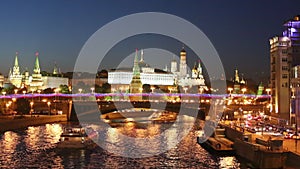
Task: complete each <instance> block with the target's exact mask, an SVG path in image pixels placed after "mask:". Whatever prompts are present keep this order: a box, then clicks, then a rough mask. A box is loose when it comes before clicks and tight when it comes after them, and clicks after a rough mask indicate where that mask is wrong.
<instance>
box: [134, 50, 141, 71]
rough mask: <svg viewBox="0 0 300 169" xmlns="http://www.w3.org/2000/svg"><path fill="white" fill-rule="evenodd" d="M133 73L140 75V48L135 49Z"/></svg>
mask: <svg viewBox="0 0 300 169" xmlns="http://www.w3.org/2000/svg"><path fill="white" fill-rule="evenodd" d="M133 75H140V67H139V59H138V49H136V50H135V57H134V64H133Z"/></svg>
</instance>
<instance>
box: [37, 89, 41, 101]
mask: <svg viewBox="0 0 300 169" xmlns="http://www.w3.org/2000/svg"><path fill="white" fill-rule="evenodd" d="M37 92H38V93H39V101H41V90H38V91H37Z"/></svg>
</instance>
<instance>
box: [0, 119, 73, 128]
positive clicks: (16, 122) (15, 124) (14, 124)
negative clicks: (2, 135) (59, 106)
mask: <svg viewBox="0 0 300 169" xmlns="http://www.w3.org/2000/svg"><path fill="white" fill-rule="evenodd" d="M66 121H67V116H66V115H51V116H48V115H39V116H37V115H36V116H28V115H27V116H22V117H21V116H2V117H1V116H0V132H5V131H10V130H16V129H22V128H26V127H29V126H36V125H42V124H47V123H55V122H66Z"/></svg>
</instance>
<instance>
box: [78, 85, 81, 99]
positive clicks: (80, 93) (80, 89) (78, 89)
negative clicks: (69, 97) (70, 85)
mask: <svg viewBox="0 0 300 169" xmlns="http://www.w3.org/2000/svg"><path fill="white" fill-rule="evenodd" d="M78 91H79V94H80V100H81V92H82V89H81V88H79V89H78Z"/></svg>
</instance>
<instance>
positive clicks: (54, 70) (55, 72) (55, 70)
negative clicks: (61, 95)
mask: <svg viewBox="0 0 300 169" xmlns="http://www.w3.org/2000/svg"><path fill="white" fill-rule="evenodd" d="M57 74H58V69H57V65H56V62H55V63H54V68H53V75H57Z"/></svg>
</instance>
